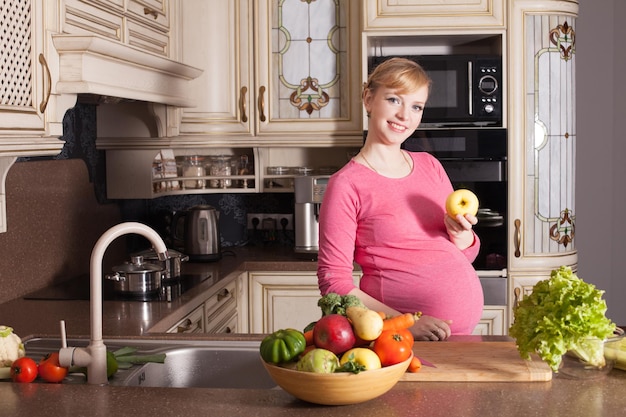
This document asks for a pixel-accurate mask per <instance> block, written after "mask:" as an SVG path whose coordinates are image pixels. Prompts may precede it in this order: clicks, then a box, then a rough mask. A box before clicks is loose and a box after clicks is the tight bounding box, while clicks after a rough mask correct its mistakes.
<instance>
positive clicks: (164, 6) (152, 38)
mask: <svg viewBox="0 0 626 417" xmlns="http://www.w3.org/2000/svg"><path fill="white" fill-rule="evenodd" d="M169 3H170V2H169V0H65V1H64V13H63V20H62V22H63V26H62V32H63V33H67V34H74V35H85V34H87V35H91V34H93V35H98V36H102V37H104V38H107V39H110V40H114V41H116V42H120V43H123V44H126V45H129V46H132V47H135V48H137V49H140V50H142V51H145V52H150V53H153V54H157V55H162V56H166V57H167V56H169V55H170V50H169V49H170V34H169V30H170V25H169V20H170V16H169V8H170V4H169Z"/></svg>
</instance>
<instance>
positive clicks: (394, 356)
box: [372, 330, 413, 366]
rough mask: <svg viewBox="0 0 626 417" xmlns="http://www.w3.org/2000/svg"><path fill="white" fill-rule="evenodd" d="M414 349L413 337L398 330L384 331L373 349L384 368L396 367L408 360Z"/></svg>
mask: <svg viewBox="0 0 626 417" xmlns="http://www.w3.org/2000/svg"><path fill="white" fill-rule="evenodd" d="M412 348H413V336H408V335H407V333H405V332H399V331H397V330H385V331H383V332H382V333H381V335H380V336H378V338H377V339H376V340H375V341H374V346H373V347H372V349H373V350H374V352H376V354H377V355H378V357H379V358H380V362H381V363H382V365H383V366H389V365H395V364H396V363H400V362H403V361H405V360H407V359H408V358H409V356H411V353H412Z"/></svg>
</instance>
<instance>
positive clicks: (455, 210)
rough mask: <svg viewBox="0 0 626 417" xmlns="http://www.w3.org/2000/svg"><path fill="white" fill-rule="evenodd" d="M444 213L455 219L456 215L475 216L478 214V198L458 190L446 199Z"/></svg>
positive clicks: (471, 193)
mask: <svg viewBox="0 0 626 417" xmlns="http://www.w3.org/2000/svg"><path fill="white" fill-rule="evenodd" d="M446 211H447V212H448V214H449V215H450V216H451V217H456V215H457V214H460V215H462V216H465V215H466V214H471V215H472V216H475V215H476V213H478V197H476V194H474V193H473V192H471V191H470V190H468V189H465V188H460V189H458V190H456V191H454V192H453V193H452V194H450V195H449V196H448V198H447V199H446Z"/></svg>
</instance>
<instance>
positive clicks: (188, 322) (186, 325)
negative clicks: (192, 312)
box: [177, 319, 194, 333]
mask: <svg viewBox="0 0 626 417" xmlns="http://www.w3.org/2000/svg"><path fill="white" fill-rule="evenodd" d="M193 324H194V323H193V322H192V321H191V319H187V320H185V321H184V322H183V323H181V324H180V325H179V326H178V329H177V332H178V333H185V332H188V331H189V330H191V328H192V326H193Z"/></svg>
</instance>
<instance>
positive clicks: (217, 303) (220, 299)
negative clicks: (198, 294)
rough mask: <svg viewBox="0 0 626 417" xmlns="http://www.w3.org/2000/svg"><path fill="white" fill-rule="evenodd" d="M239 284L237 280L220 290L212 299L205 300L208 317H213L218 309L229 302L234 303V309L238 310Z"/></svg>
mask: <svg viewBox="0 0 626 417" xmlns="http://www.w3.org/2000/svg"><path fill="white" fill-rule="evenodd" d="M236 288H237V282H236V281H235V280H233V281H231V282H230V283H228V284H226V285H225V286H224V287H222V288H221V289H220V290H218V291H217V292H215V293H214V294H213V295H212V296H211V297H209V298H208V299H206V300H205V302H204V308H205V310H206V316H207V317H211V316H212V315H213V314H214V313H215V312H216V311H217V310H218V309H220V308H221V307H222V306H224V305H226V304H228V303H229V302H231V301H232V302H233V304H234V307H233V308H234V309H236V308H237V303H236V297H237V292H236Z"/></svg>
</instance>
